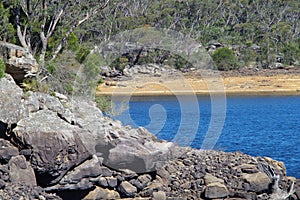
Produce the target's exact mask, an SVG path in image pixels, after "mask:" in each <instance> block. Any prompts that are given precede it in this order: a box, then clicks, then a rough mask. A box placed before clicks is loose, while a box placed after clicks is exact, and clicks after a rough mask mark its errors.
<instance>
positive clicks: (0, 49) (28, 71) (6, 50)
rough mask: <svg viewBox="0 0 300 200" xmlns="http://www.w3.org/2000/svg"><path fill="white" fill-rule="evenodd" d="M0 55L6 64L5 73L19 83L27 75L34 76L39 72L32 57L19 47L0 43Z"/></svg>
mask: <svg viewBox="0 0 300 200" xmlns="http://www.w3.org/2000/svg"><path fill="white" fill-rule="evenodd" d="M0 53H1V54H2V55H0V57H2V58H4V60H5V62H6V73H8V74H11V75H12V76H13V78H14V79H15V81H17V82H19V83H20V82H22V81H23V80H24V78H25V77H26V76H27V75H35V74H36V73H37V72H38V70H39V65H38V63H37V61H36V60H35V58H34V57H33V55H32V54H30V53H29V52H28V51H27V50H26V49H24V48H22V47H20V46H17V45H14V44H11V43H7V42H1V41H0Z"/></svg>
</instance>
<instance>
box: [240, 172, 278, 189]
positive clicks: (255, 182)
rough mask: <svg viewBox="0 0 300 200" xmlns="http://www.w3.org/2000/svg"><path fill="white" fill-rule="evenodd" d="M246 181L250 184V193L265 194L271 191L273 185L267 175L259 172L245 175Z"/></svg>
mask: <svg viewBox="0 0 300 200" xmlns="http://www.w3.org/2000/svg"><path fill="white" fill-rule="evenodd" d="M243 178H244V180H245V181H246V182H247V183H249V185H250V191H253V192H264V191H268V190H269V186H270V184H271V183H272V181H271V180H270V178H269V177H268V176H267V174H265V173H262V172H258V173H254V174H243Z"/></svg>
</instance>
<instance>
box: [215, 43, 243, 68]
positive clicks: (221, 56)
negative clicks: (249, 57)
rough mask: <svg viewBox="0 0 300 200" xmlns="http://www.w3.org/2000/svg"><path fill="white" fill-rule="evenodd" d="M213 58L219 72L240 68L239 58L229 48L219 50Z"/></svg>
mask: <svg viewBox="0 0 300 200" xmlns="http://www.w3.org/2000/svg"><path fill="white" fill-rule="evenodd" d="M212 58H213V60H214V62H215V65H216V67H217V69H218V70H221V71H228V70H232V69H237V68H238V67H239V64H238V58H237V56H236V55H235V53H234V51H233V50H231V49H229V48H227V47H223V48H219V49H217V50H216V51H215V52H214V53H213V55H212Z"/></svg>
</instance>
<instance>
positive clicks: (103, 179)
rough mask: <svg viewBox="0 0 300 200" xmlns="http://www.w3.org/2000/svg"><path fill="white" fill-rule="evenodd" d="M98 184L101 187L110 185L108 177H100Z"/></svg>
mask: <svg viewBox="0 0 300 200" xmlns="http://www.w3.org/2000/svg"><path fill="white" fill-rule="evenodd" d="M98 185H99V186H101V187H108V183H107V179H106V178H104V177H100V178H99V181H98Z"/></svg>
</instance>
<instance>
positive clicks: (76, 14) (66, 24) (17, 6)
mask: <svg viewBox="0 0 300 200" xmlns="http://www.w3.org/2000/svg"><path fill="white" fill-rule="evenodd" d="M108 3H109V0H105V1H100V2H99V1H96V0H89V1H84V0H75V1H71V0H54V1H53V0H6V1H5V4H6V5H8V6H9V7H10V9H11V11H12V17H13V21H14V23H15V27H16V32H17V38H18V40H19V43H20V44H21V45H22V46H23V47H24V48H25V49H27V50H28V52H30V53H31V54H33V55H34V56H35V57H37V58H38V59H39V62H40V64H41V66H44V63H45V58H46V55H47V51H48V45H49V42H50V41H52V42H53V43H55V45H53V46H55V47H53V49H52V52H51V53H49V55H48V56H49V58H51V59H55V58H56V56H57V54H58V53H59V52H60V51H61V50H62V48H63V46H64V45H65V44H66V40H67V38H68V37H69V36H70V34H71V33H73V32H74V30H75V29H76V28H77V27H79V26H80V25H81V24H83V23H85V22H87V21H88V20H90V19H91V18H93V17H94V16H95V15H97V14H98V13H99V12H100V11H101V10H103V9H104V8H105V7H106V6H107V4H108ZM51 39H52V40H51Z"/></svg>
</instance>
